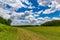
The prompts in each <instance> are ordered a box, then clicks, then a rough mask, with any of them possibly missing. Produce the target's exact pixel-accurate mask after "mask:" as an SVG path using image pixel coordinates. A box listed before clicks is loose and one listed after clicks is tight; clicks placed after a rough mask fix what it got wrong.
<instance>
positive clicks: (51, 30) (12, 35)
mask: <svg viewBox="0 0 60 40" xmlns="http://www.w3.org/2000/svg"><path fill="white" fill-rule="evenodd" d="M0 40H60V27H59V26H58V27H53V26H52V27H37V26H35V27H11V26H7V25H3V24H0Z"/></svg>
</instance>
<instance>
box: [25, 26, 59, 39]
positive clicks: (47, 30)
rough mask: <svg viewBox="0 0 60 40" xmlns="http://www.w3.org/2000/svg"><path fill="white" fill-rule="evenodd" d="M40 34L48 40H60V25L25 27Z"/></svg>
mask: <svg viewBox="0 0 60 40" xmlns="http://www.w3.org/2000/svg"><path fill="white" fill-rule="evenodd" d="M24 29H27V30H30V31H32V32H34V33H36V34H38V35H42V36H44V37H45V38H46V40H60V26H59V27H54V26H52V27H24Z"/></svg>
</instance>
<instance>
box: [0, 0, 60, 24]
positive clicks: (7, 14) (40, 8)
mask: <svg viewBox="0 0 60 40" xmlns="http://www.w3.org/2000/svg"><path fill="white" fill-rule="evenodd" d="M0 16H1V17H3V18H4V19H6V20H7V19H11V20H12V23H11V25H40V24H42V23H44V22H46V21H51V20H60V0H0Z"/></svg>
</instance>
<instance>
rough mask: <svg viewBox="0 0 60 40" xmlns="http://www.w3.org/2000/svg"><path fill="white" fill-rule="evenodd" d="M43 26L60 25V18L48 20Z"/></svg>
mask: <svg viewBox="0 0 60 40" xmlns="http://www.w3.org/2000/svg"><path fill="white" fill-rule="evenodd" d="M41 26H60V20H53V21H48V22H46V23H44V24H42V25H41Z"/></svg>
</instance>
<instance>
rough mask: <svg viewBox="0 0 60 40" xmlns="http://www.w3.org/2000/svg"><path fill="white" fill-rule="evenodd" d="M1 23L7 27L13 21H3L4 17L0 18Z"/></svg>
mask: <svg viewBox="0 0 60 40" xmlns="http://www.w3.org/2000/svg"><path fill="white" fill-rule="evenodd" d="M0 23H2V24H5V25H10V23H11V20H10V19H8V20H6V19H3V18H2V17H0Z"/></svg>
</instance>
